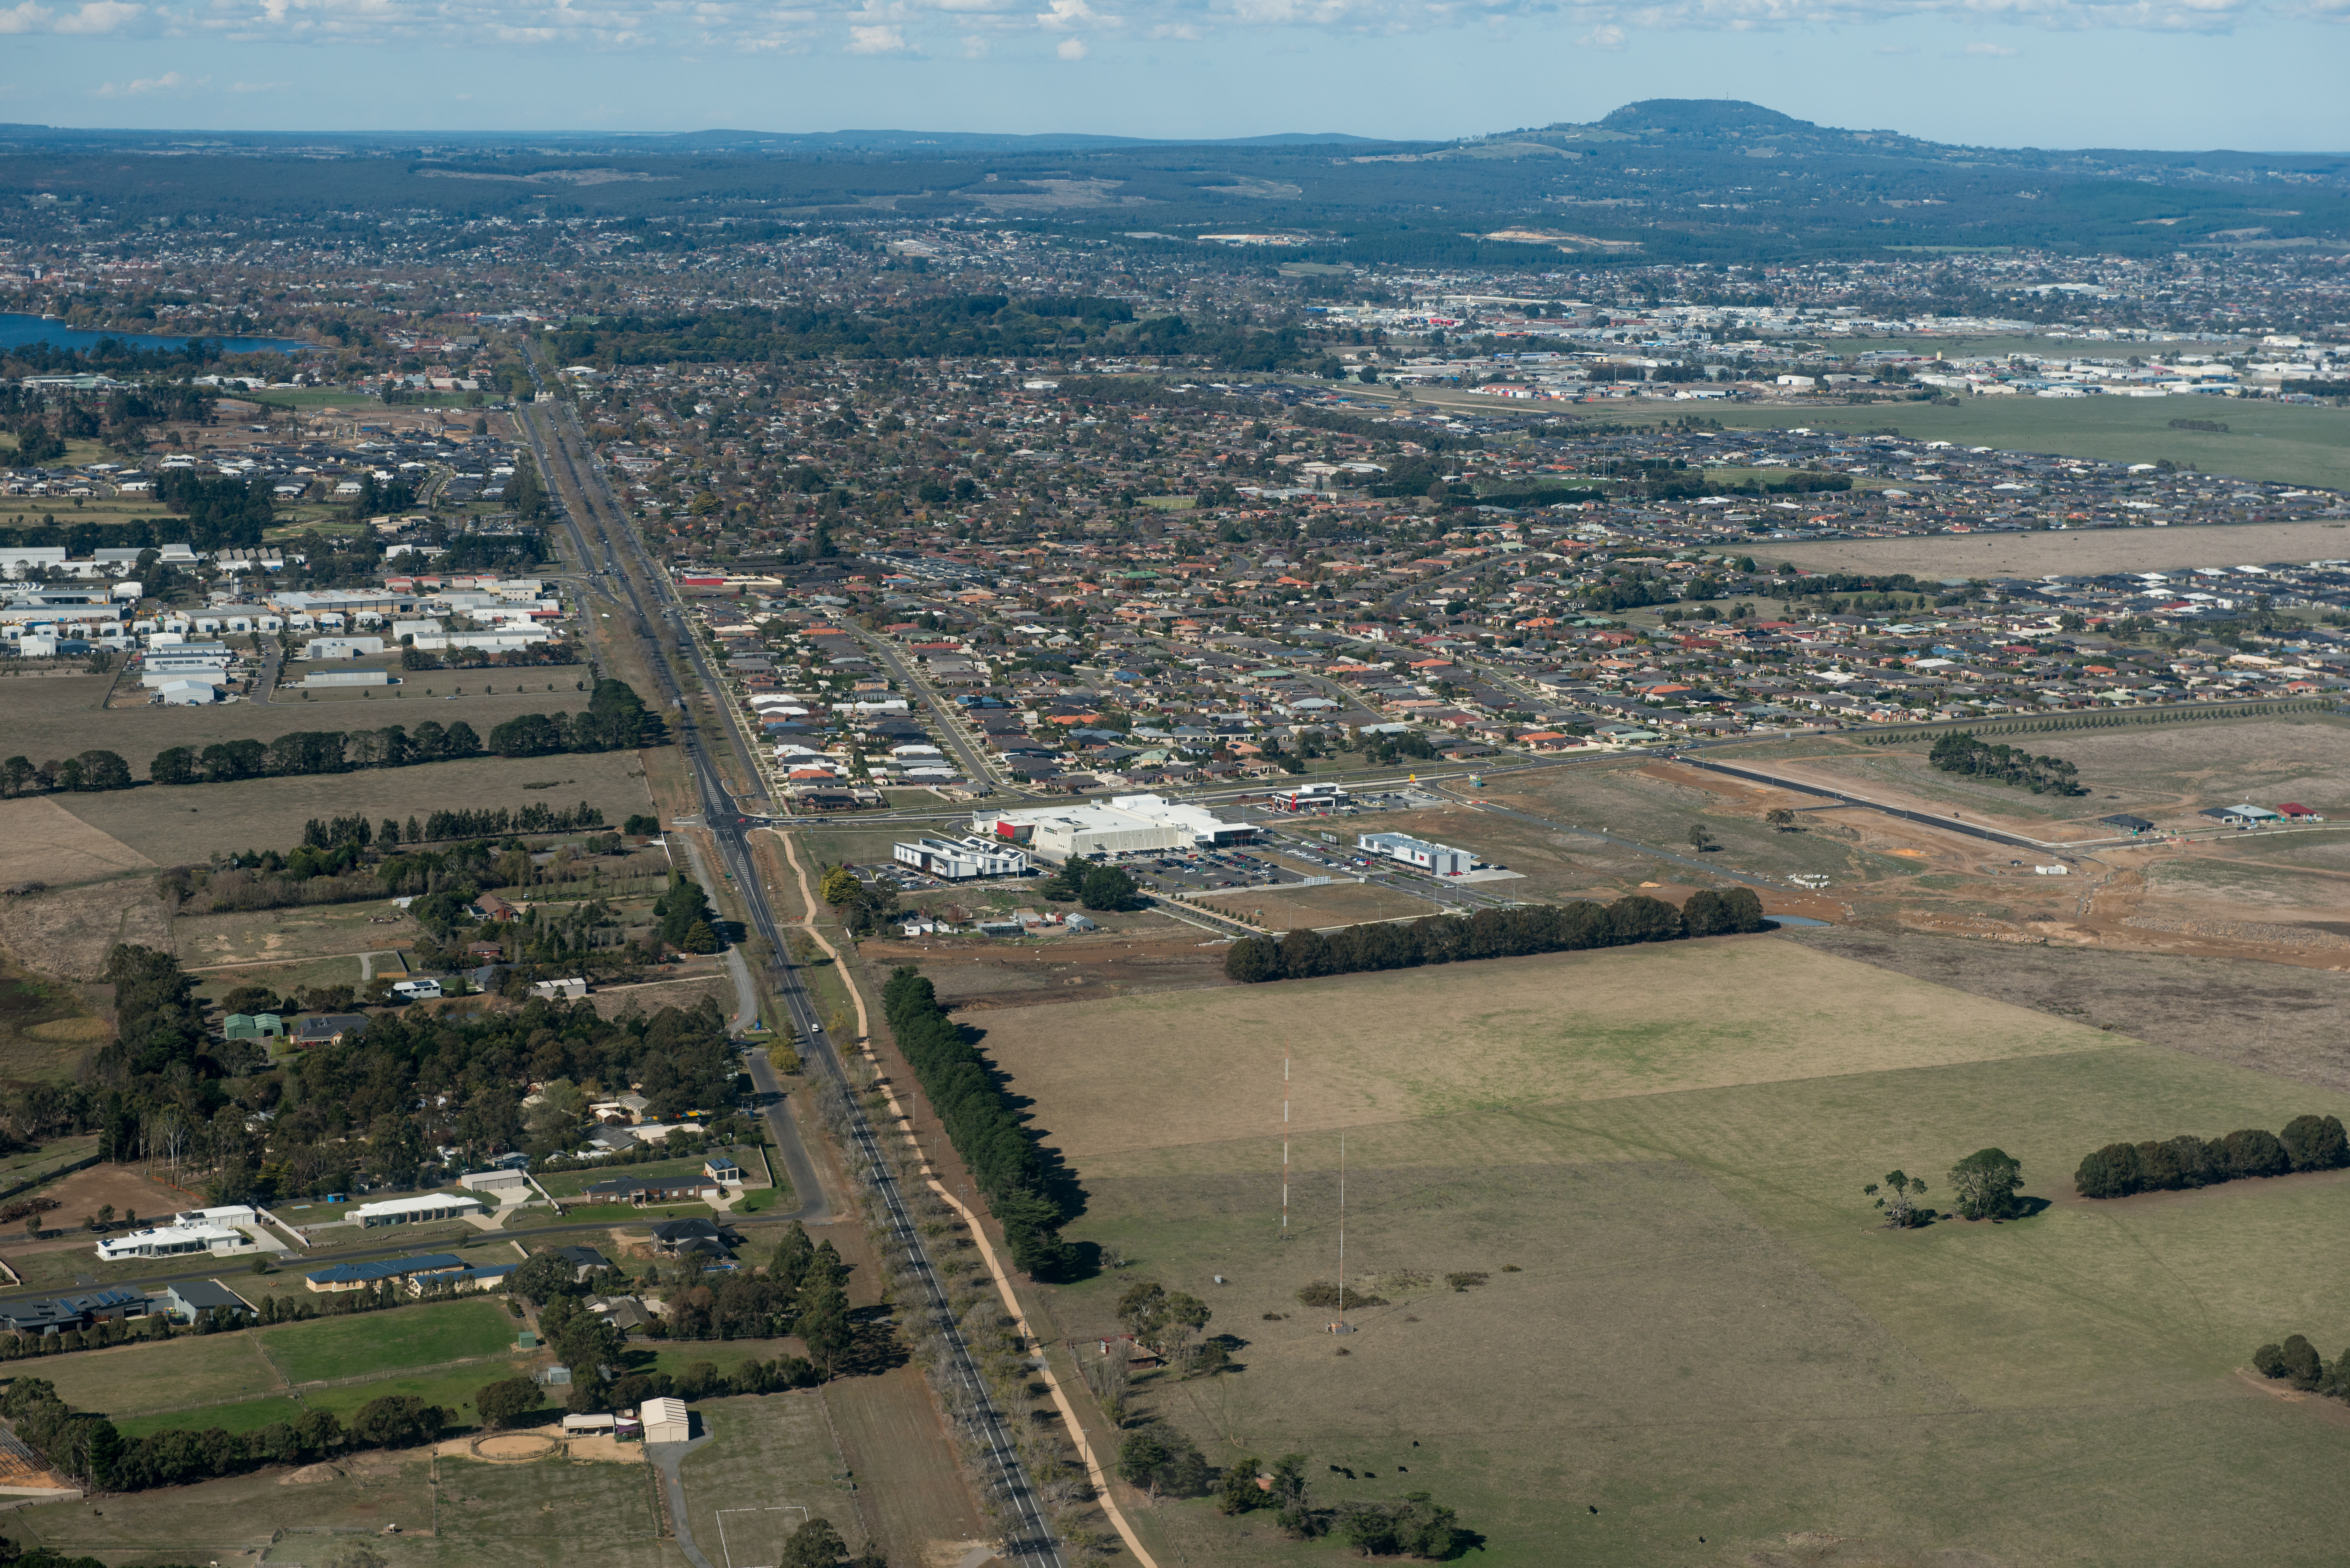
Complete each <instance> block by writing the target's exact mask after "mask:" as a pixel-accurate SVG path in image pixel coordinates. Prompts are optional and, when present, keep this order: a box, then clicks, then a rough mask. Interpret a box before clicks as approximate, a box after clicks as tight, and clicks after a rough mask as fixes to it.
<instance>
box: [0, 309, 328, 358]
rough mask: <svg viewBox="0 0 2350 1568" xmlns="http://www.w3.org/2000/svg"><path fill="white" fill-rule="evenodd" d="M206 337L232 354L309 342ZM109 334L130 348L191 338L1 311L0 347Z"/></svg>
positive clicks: (285, 349) (88, 340) (74, 341)
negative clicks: (88, 328) (96, 328)
mask: <svg viewBox="0 0 2350 1568" xmlns="http://www.w3.org/2000/svg"><path fill="white" fill-rule="evenodd" d="M109 337H111V338H113V339H115V340H116V341H117V342H119V343H122V344H124V345H126V346H128V347H130V348H164V349H170V348H186V347H187V346H188V345H189V343H190V342H192V341H193V339H191V338H187V337H159V336H156V335H154V334H151V333H143V332H85V331H83V330H81V329H80V328H78V327H68V326H67V325H66V324H65V323H64V322H62V321H44V320H42V319H41V318H40V317H37V316H26V315H24V314H22V313H21V312H16V311H0V348H23V347H24V346H26V344H29V343H43V342H46V343H47V344H48V345H49V346H50V347H52V348H96V347H97V346H98V344H99V342H100V341H102V340H103V339H105V338H109ZM204 337H205V340H206V341H208V342H210V341H217V342H218V343H219V344H220V346H221V348H224V350H226V351H227V352H229V353H231V354H256V353H260V352H262V351H263V350H265V349H271V348H275V349H276V350H278V351H279V352H281V353H286V354H292V353H296V352H297V351H299V350H301V349H304V348H310V347H311V345H310V344H307V343H304V342H301V341H299V340H298V339H296V338H292V337H223V338H218V339H213V337H212V336H211V335H210V334H209V333H207V334H204Z"/></svg>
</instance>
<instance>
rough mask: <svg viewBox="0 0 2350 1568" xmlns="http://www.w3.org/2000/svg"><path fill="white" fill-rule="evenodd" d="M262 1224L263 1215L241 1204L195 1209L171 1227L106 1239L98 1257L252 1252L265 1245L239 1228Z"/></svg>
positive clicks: (102, 1259) (176, 1218)
mask: <svg viewBox="0 0 2350 1568" xmlns="http://www.w3.org/2000/svg"><path fill="white" fill-rule="evenodd" d="M259 1222H260V1216H259V1215H257V1214H256V1213H255V1212H254V1211H253V1210H251V1209H249V1208H245V1207H243V1206H241V1205H233V1206H231V1207H228V1208H224V1209H192V1210H188V1211H186V1212H185V1213H181V1214H175V1215H173V1216H172V1221H171V1223H170V1224H168V1225H151V1226H149V1227H147V1228H146V1229H144V1230H140V1231H125V1232H124V1233H123V1234H121V1235H120V1236H108V1237H106V1238H104V1239H103V1240H101V1241H99V1244H98V1258H99V1262H102V1263H111V1262H120V1260H122V1259H126V1258H175V1257H179V1256H182V1255H183V1254H186V1253H190V1252H203V1253H205V1254H207V1255H209V1256H213V1257H224V1256H226V1255H228V1254H230V1253H234V1252H251V1251H256V1250H258V1249H259V1247H260V1245H261V1243H260V1242H258V1241H255V1240H254V1239H253V1238H252V1237H251V1236H250V1235H248V1234H246V1233H245V1232H244V1231H242V1230H240V1229H238V1227H239V1226H243V1225H254V1224H258V1223H259Z"/></svg>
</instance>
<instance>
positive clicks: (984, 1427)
mask: <svg viewBox="0 0 2350 1568" xmlns="http://www.w3.org/2000/svg"><path fill="white" fill-rule="evenodd" d="M525 362H526V363H528V364H529V366H530V369H531V375H532V377H533V379H534V380H536V379H537V378H538V376H539V374H540V369H539V366H538V364H537V362H536V358H535V357H529V356H526V357H525ZM522 424H523V426H524V429H525V432H526V434H527V435H528V437H529V440H530V444H531V450H532V452H534V453H535V454H536V458H537V461H538V464H539V472H540V473H541V474H543V475H544V476H545V477H546V482H547V484H548V487H549V489H550V490H551V491H553V492H554V493H555V496H554V499H555V502H556V505H557V506H558V507H559V508H560V510H561V512H562V514H563V516H564V521H565V524H566V525H567V530H568V532H569V533H570V535H571V537H572V541H573V544H574V545H575V547H576V548H577V549H578V550H579V552H580V565H581V566H582V567H583V568H585V569H586V570H587V571H588V572H589V573H590V574H591V575H594V574H596V572H597V568H596V565H595V564H596V562H597V561H598V559H601V561H602V562H603V567H602V570H601V574H600V575H601V576H602V577H603V579H605V583H606V585H607V586H608V587H613V588H617V589H618V590H619V596H620V597H625V598H626V600H627V602H628V606H629V610H630V611H631V612H632V614H633V623H632V624H633V625H634V627H635V628H637V631H638V635H639V637H640V638H641V639H642V640H643V643H644V645H645V646H644V649H643V651H644V656H645V663H646V666H647V668H648V669H649V670H650V671H651V674H652V679H653V681H654V683H655V685H656V686H657V687H658V688H659V690H658V691H656V692H655V693H654V696H655V697H656V698H657V699H658V700H659V701H660V702H661V703H662V704H663V705H664V706H665V708H666V710H667V711H669V712H671V713H672V714H674V715H676V718H677V738H678V745H679V747H680V749H681V752H682V753H683V755H684V758H685V761H686V764H687V767H688V769H689V771H690V772H691V775H692V780H693V788H694V792H695V795H696V797H697V799H698V800H699V801H700V804H701V807H702V810H701V817H702V826H703V827H704V828H705V829H707V831H708V832H709V835H710V839H711V843H712V846H713V847H714V848H715V850H716V851H717V855H718V858H719V862H720V865H721V867H722V868H723V870H725V871H726V872H727V873H729V874H730V875H731V877H732V879H733V889H734V892H735V895H736V896H737V897H738V898H741V900H742V903H743V912H744V913H745V914H746V915H747V916H748V923H749V925H750V927H751V929H752V930H753V931H754V932H755V933H757V934H758V935H759V936H761V937H763V938H764V939H765V940H766V944H767V950H768V952H769V953H770V954H771V955H772V957H771V959H770V961H769V975H768V979H769V981H770V982H771V983H772V985H773V986H774V988H775V992H776V993H777V994H778V995H779V996H780V997H781V998H782V1000H783V1003H784V1009H785V1012H786V1013H787V1014H788V1015H789V1018H790V1021H791V1023H792V1026H793V1028H794V1030H795V1032H796V1033H797V1034H798V1036H799V1038H800V1041H801V1045H802V1051H803V1054H806V1056H808V1057H809V1058H811V1059H813V1060H814V1061H815V1062H816V1063H817V1064H818V1065H819V1067H820V1068H821V1070H822V1071H824V1072H825V1073H826V1074H827V1075H829V1076H830V1077H831V1078H832V1079H833V1080H834V1082H836V1083H837V1084H838V1085H841V1087H842V1088H843V1089H844V1091H849V1092H847V1106H848V1113H849V1117H850V1130H849V1140H848V1141H849V1144H850V1147H848V1148H847V1149H845V1150H843V1151H842V1153H843V1156H844V1158H846V1159H847V1161H848V1162H849V1163H850V1164H851V1165H852V1166H853V1167H855V1168H857V1169H858V1173H859V1176H860V1178H861V1179H862V1180H864V1182H865V1183H866V1184H867V1185H868V1186H870V1187H871V1188H872V1189H874V1191H875V1192H876V1193H877V1194H878V1195H879V1198H880V1199H881V1202H882V1205H883V1208H884V1210H886V1215H887V1221H888V1229H889V1237H890V1241H889V1244H890V1245H892V1246H901V1247H903V1248H904V1249H905V1256H906V1259H907V1261H908V1262H909V1263H910V1265H911V1266H912V1268H913V1271H914V1272H915V1274H916V1276H917V1277H918V1278H919V1279H920V1281H921V1283H922V1288H923V1291H924V1293H926V1294H927V1296H928V1297H929V1311H930V1315H931V1322H932V1323H933V1324H935V1325H936V1326H937V1327H938V1329H939V1331H940V1333H941V1334H942V1336H943V1337H944V1339H945V1341H946V1343H947V1345H948V1346H949V1355H948V1358H947V1361H946V1362H945V1364H944V1368H945V1374H946V1376H948V1377H950V1378H951V1379H952V1380H953V1381H954V1382H956V1383H957V1384H959V1385H961V1386H962V1388H963V1389H964V1391H965V1392H967V1393H968V1394H969V1395H970V1396H971V1397H972V1409H973V1412H974V1416H975V1419H976V1420H977V1422H978V1424H979V1428H980V1431H981V1435H982V1437H983V1440H984V1442H985V1446H986V1449H987V1459H986V1463H987V1464H988V1465H989V1467H990V1468H992V1469H993V1470H994V1471H995V1476H996V1482H997V1490H999V1491H1000V1493H1001V1494H1002V1496H1003V1500H1004V1503H1005V1506H1006V1508H1007V1509H1008V1510H1009V1511H1010V1523H1009V1527H1008V1528H1007V1530H1006V1532H1005V1537H1006V1540H1005V1547H1004V1551H1005V1553H1006V1554H1007V1555H1010V1556H1013V1557H1015V1558H1018V1559H1020V1560H1021V1561H1024V1562H1028V1563H1039V1564H1044V1565H1046V1568H1062V1558H1061V1552H1060V1547H1059V1544H1058V1543H1057V1542H1055V1540H1054V1537H1053V1532H1052V1527H1051V1525H1050V1524H1048V1523H1047V1522H1046V1521H1045V1515H1044V1511H1043V1510H1042V1508H1041V1507H1040V1506H1039V1505H1038V1502H1037V1500H1036V1494H1035V1490H1034V1488H1032V1487H1031V1486H1030V1484H1029V1480H1028V1476H1027V1474H1026V1471H1025V1470H1024V1468H1023V1467H1022V1465H1021V1462H1020V1458H1019V1454H1018V1452H1017V1450H1016V1449H1014V1446H1013V1441H1012V1436H1011V1431H1010V1428H1009V1424H1008V1423H1007V1422H1006V1420H1005V1419H1004V1417H1003V1416H1002V1414H1001V1413H1000V1412H998V1411H997V1409H996V1407H995V1402H994V1399H993V1396H992V1395H991V1394H990V1393H989V1390H988V1386H987V1383H986V1380H985V1379H984V1378H983V1377H982V1376H980V1373H979V1367H978V1366H977V1364H976V1362H975V1361H974V1360H973V1359H972V1355H971V1353H970V1351H969V1349H968V1348H967V1347H966V1346H965V1345H964V1344H963V1342H962V1334H961V1333H960V1332H959V1331H958V1328H957V1325H956V1322H955V1314H954V1312H953V1310H952V1309H951V1307H950V1306H949V1305H948V1303H947V1293H946V1287H945V1283H944V1282H943V1281H942V1280H941V1278H940V1276H939V1274H938V1272H937V1270H936V1269H935V1268H934V1267H933V1265H932V1263H931V1257H930V1253H929V1251H928V1249H927V1248H926V1247H925V1246H924V1245H923V1241H922V1236H921V1233H920V1231H918V1230H917V1229H916V1228H915V1226H914V1223H913V1220H912V1217H911V1216H910V1214H909V1213H908V1212H907V1210H906V1206H905V1203H904V1200H903V1198H902V1196H901V1195H900V1194H899V1190H898V1187H897V1182H896V1179H895V1178H894V1177H893V1176H892V1175H891V1172H890V1165H889V1161H888V1160H887V1159H885V1158H882V1154H881V1147H880V1144H879V1140H878V1139H877V1137H875V1134H874V1131H873V1128H872V1126H871V1124H870V1123H869V1122H868V1120H867V1119H866V1116H865V1112H864V1107H863V1106H862V1105H861V1103H860V1102H859V1099H858V1096H857V1095H856V1094H855V1093H854V1092H853V1090H850V1086H849V1078H848V1074H847V1068H846V1066H845V1065H844V1064H843V1062H842V1059H841V1055H840V1053H839V1050H838V1049H837V1046H836V1044H835V1043H834V1041H833V1040H832V1037H831V1035H830V1033H828V1032H827V1030H826V1028H825V1025H824V1020H823V1018H822V1016H821V1015H820V1014H819V1013H818V1012H817V1010H816V1002H815V1000H814V999H813V998H812V997H810V996H809V994H808V992H807V987H806V982H805V981H803V980H802V979H801V976H800V973H799V970H798V968H797V966H796V965H795V964H794V963H793V962H792V961H791V954H790V950H789V949H788V948H787V947H786V946H785V941H784V933H783V930H782V929H781V928H780V926H779V925H778V923H777V921H776V919H775V912H774V909H773V907H772V906H771V905H770V904H769V902H768V899H767V889H766V886H765V884H764V882H762V881H761V879H760V877H759V870H758V866H757V864H756V862H755V861H754V858H753V857H752V854H751V848H750V842H749V836H750V834H751V833H753V832H754V831H757V830H758V828H759V826H760V825H759V823H757V822H755V821H754V818H753V815H751V814H750V813H748V812H745V811H744V810H743V808H742V807H741V806H740V805H738V804H737V803H736V801H735V799H734V797H733V795H732V794H729V793H728V791H727V788H726V784H725V780H724V779H723V777H722V776H721V774H720V773H719V769H718V763H717V761H716V760H715V759H714V758H713V757H712V755H711V742H710V739H709V737H707V735H706V734H705V732H704V729H703V727H702V724H701V723H699V722H697V721H696V720H695V718H694V717H693V716H692V711H691V710H690V709H688V708H687V707H686V692H685V689H684V685H683V682H682V681H681V680H679V678H678V674H677V670H676V668H675V665H674V663H673V662H672V661H673V659H675V658H676V657H677V655H678V654H679V653H680V652H682V653H683V654H684V655H685V657H686V658H687V659H689V660H691V663H692V665H693V667H694V670H695V671H696V673H697V674H698V675H699V676H700V678H701V682H702V690H703V691H707V692H709V693H711V695H712V699H713V701H714V705H715V707H716V709H717V719H718V722H719V724H720V726H721V727H722V728H723V730H724V732H725V734H724V737H723V739H722V740H720V741H719V742H717V743H719V744H724V745H730V746H731V747H732V748H733V750H734V752H735V753H736V757H737V759H738V760H739V762H740V763H741V764H742V766H743V776H744V777H745V778H746V779H750V780H753V781H755V780H757V778H758V777H759V772H758V769H757V768H756V767H755V766H754V765H753V763H752V758H751V753H750V749H749V745H748V743H747V742H746V741H745V740H744V739H743V735H742V732H741V731H740V729H739V727H738V726H737V725H736V724H735V723H734V721H733V713H732V712H731V711H729V708H728V705H727V703H726V701H725V697H724V693H725V688H724V686H723V685H722V684H721V683H720V681H719V680H718V677H717V672H716V671H715V670H713V669H712V667H711V665H710V663H709V662H708V659H707V658H706V657H705V654H704V652H703V650H702V648H701V647H700V646H699V645H698V644H697V643H695V641H694V640H693V638H692V635H691V627H690V625H689V624H688V622H687V620H686V618H685V612H684V607H683V606H682V604H681V602H680V601H679V599H678V596H677V590H676V587H675V585H674V584H673V583H672V582H671V580H670V577H669V575H668V574H667V573H665V572H663V571H661V570H660V568H659V566H657V565H656V564H655V563H654V562H653V560H652V557H651V556H650V553H649V552H648V551H647V550H646V549H645V547H644V542H643V540H642V539H641V538H640V537H639V535H638V534H637V530H636V529H635V527H634V526H633V525H632V524H630V523H629V516H628V513H627V511H626V510H625V509H624V508H623V506H622V505H621V503H620V500H619V496H618V495H617V494H615V493H613V490H612V488H611V485H610V483H609V481H608V479H607V478H606V476H605V474H604V472H603V469H602V467H601V465H600V464H599V463H598V462H597V460H596V456H595V452H594V451H593V449H592V448H590V446H589V445H588V442H587V438H586V436H585V434H584V433H583V432H582V431H580V429H579V426H578V421H577V417H576V415H574V414H573V412H572V410H571V408H570V405H569V404H568V403H567V402H562V401H557V402H556V403H554V404H553V405H551V406H550V405H548V404H546V403H534V404H532V405H530V406H528V407H527V408H525V410H523V419H522ZM616 602H617V601H616ZM664 622H666V623H667V624H668V626H669V627H670V628H671V636H669V637H667V638H663V637H661V636H660V635H659V634H658V633H657V631H656V628H658V627H660V625H661V624H662V623H664ZM712 891H713V892H714V891H716V889H713V890H712ZM753 1081H754V1083H756V1082H759V1079H758V1077H757V1070H756V1069H755V1068H754V1079H753Z"/></svg>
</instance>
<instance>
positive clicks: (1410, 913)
mask: <svg viewBox="0 0 2350 1568" xmlns="http://www.w3.org/2000/svg"><path fill="white" fill-rule="evenodd" d="M1185 902H1187V903H1192V904H1205V905H1207V906H1208V907H1209V908H1210V909H1221V910H1222V911H1223V912H1224V913H1225V914H1228V915H1232V916H1234V917H1236V918H1237V919H1243V920H1246V921H1248V922H1249V923H1250V924H1251V925H1254V926H1261V927H1263V929H1267V930H1274V931H1286V930H1294V929H1297V928H1299V927H1311V928H1316V929H1323V928H1328V927H1332V926H1351V925H1355V924H1357V923H1358V922H1361V921H1365V920H1393V919H1406V918H1410V917H1416V916H1419V915H1433V914H1435V913H1437V912H1438V906H1437V905H1436V904H1434V903H1432V902H1431V901H1430V900H1429V899H1426V898H1413V897H1412V896H1411V895H1410V894H1409V893H1402V892H1398V891H1397V890H1396V889H1395V888H1388V887H1382V886H1381V885H1380V884H1378V883H1377V882H1333V883H1329V884H1327V885H1326V886H1324V887H1320V888H1232V889H1230V890H1228V891H1223V892H1219V893H1217V894H1216V895H1215V896H1214V897H1212V898H1191V899H1187V900H1185ZM1260 916H1262V917H1263V919H1259V917H1260Z"/></svg>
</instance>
